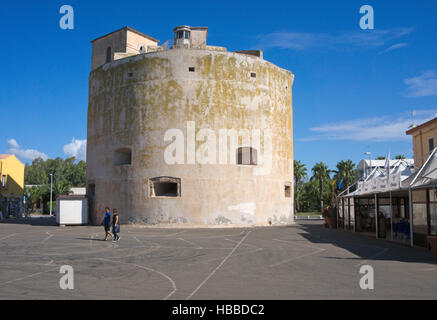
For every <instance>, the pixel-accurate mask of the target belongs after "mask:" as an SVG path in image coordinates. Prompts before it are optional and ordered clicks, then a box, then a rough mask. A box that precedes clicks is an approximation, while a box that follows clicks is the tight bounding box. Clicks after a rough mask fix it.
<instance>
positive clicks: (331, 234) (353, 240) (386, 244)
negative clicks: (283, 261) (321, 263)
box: [299, 223, 437, 265]
mask: <svg viewBox="0 0 437 320" xmlns="http://www.w3.org/2000/svg"><path fill="white" fill-rule="evenodd" d="M299 227H300V228H301V230H302V231H305V232H302V233H299V235H300V236H302V237H303V238H305V239H307V240H308V241H310V242H312V243H314V244H322V243H324V244H332V245H334V246H336V247H338V248H342V249H345V250H347V251H349V252H351V253H352V254H354V255H356V256H357V257H344V258H342V257H338V256H336V257H326V258H327V259H337V260H357V261H362V260H374V261H378V260H380V261H399V262H416V263H417V262H419V263H429V264H433V265H437V259H435V258H433V257H432V255H431V252H430V251H429V250H427V249H426V248H421V247H413V248H411V247H409V246H406V245H403V244H399V243H395V242H391V241H387V240H382V239H379V240H378V239H375V238H371V237H369V236H366V235H362V234H360V233H354V232H349V231H345V230H339V229H327V228H325V227H324V226H323V224H322V223H300V224H299Z"/></svg>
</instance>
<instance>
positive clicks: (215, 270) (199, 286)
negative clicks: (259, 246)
mask: <svg viewBox="0 0 437 320" xmlns="http://www.w3.org/2000/svg"><path fill="white" fill-rule="evenodd" d="M251 232H252V231H249V232H248V233H246V235H245V236H244V237H243V238H242V239H241V240H240V242H238V243H237V245H236V246H235V247H234V248H233V249H232V251H231V252H229V254H228V255H227V256H226V257H225V258H224V259H223V261H222V262H220V264H219V265H218V266H217V267H216V268H215V269H214V270H213V271H212V272H211V273H210V274H209V275H208V276H207V277H206V278H205V280H203V281H202V282H201V283H200V284H199V285H198V286H197V288H196V289H194V291H193V292H191V294H190V295H189V296H188V297H187V298H186V299H185V300H189V299H190V298H191V297H192V296H193V295H194V294H195V293H196V292H197V291H198V290H199V289H200V288H202V286H203V285H204V284H205V283H206V282H207V281H208V280H209V278H211V277H212V276H213V275H214V274H215V273H216V272H217V270H218V269H220V268H221V266H223V265H224V264H225V262H226V261H227V260H228V259H229V258H230V257H231V256H232V254H233V253H234V252H235V250H237V249H238V247H239V246H240V245H241V244H242V243H243V241H244V240H245V239H246V238H247V236H248V235H249V234H250V233H251Z"/></svg>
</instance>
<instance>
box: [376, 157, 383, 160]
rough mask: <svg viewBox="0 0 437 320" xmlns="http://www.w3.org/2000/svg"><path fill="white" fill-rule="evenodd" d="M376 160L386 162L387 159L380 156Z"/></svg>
mask: <svg viewBox="0 0 437 320" xmlns="http://www.w3.org/2000/svg"><path fill="white" fill-rule="evenodd" d="M375 160H385V157H383V156H379V157H376V159H375Z"/></svg>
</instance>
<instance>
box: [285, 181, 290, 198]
mask: <svg viewBox="0 0 437 320" xmlns="http://www.w3.org/2000/svg"><path fill="white" fill-rule="evenodd" d="M284 195H285V197H286V198H291V183H290V182H286V183H285V186H284Z"/></svg>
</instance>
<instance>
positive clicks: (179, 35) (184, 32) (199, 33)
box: [173, 26, 208, 49]
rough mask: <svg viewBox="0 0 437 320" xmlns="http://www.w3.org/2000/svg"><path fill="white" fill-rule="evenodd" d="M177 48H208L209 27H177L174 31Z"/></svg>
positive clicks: (174, 45) (174, 43)
mask: <svg viewBox="0 0 437 320" xmlns="http://www.w3.org/2000/svg"><path fill="white" fill-rule="evenodd" d="M173 31H174V42H173V47H175V48H196V49H205V48H206V37H207V36H208V27H189V26H177V27H176V28H174V29H173Z"/></svg>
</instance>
